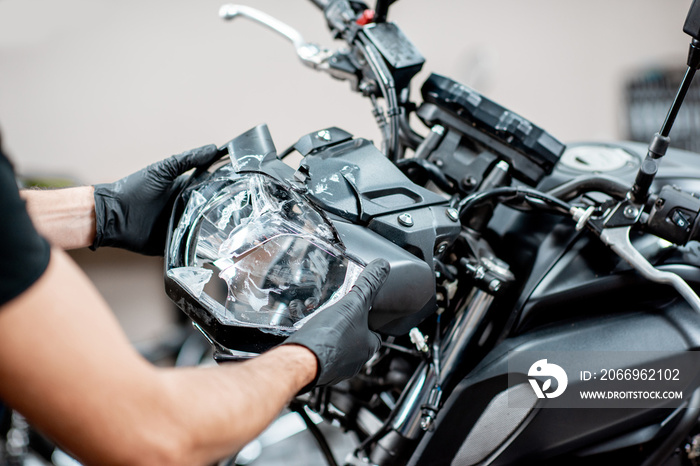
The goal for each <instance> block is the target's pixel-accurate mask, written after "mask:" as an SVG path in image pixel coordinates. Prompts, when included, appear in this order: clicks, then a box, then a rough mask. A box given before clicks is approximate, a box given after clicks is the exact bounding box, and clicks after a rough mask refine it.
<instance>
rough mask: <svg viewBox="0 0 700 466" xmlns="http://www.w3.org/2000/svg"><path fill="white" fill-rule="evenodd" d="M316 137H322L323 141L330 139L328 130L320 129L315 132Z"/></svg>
mask: <svg viewBox="0 0 700 466" xmlns="http://www.w3.org/2000/svg"><path fill="white" fill-rule="evenodd" d="M316 137H317V138H318V139H323V140H324V141H330V140H331V133H330V132H329V131H328V130H325V129H324V130H321V131H319V132H318V133H316Z"/></svg>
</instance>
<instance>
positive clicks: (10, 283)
mask: <svg viewBox="0 0 700 466" xmlns="http://www.w3.org/2000/svg"><path fill="white" fill-rule="evenodd" d="M50 252H51V249H50V247H49V243H48V242H47V241H46V240H45V239H44V238H42V237H41V236H39V233H37V231H36V230H35V229H34V225H32V222H31V220H30V218H29V214H27V209H26V207H25V205H24V201H23V200H22V199H21V198H20V197H19V190H18V189H17V181H16V180H15V173H14V170H13V169H12V165H11V164H10V162H9V160H7V157H5V156H4V155H3V154H2V152H1V151H0V306H2V305H3V304H5V303H7V302H8V301H10V300H11V299H13V298H15V297H17V296H19V295H20V294H22V292H24V291H25V290H26V289H27V288H29V287H30V286H31V285H32V284H33V283H34V282H35V281H36V280H37V279H38V278H39V277H40V276H41V275H42V274H43V273H44V271H45V270H46V267H47V265H48V263H49V256H50Z"/></svg>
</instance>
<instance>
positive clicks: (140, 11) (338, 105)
mask: <svg viewBox="0 0 700 466" xmlns="http://www.w3.org/2000/svg"><path fill="white" fill-rule="evenodd" d="M221 3H222V2H221V1H220V0H197V1H194V0H190V1H187V0H168V1H165V0H138V1H137V0H119V1H106V0H0V128H2V131H3V138H4V141H5V145H6V148H7V149H8V152H9V153H10V154H11V156H12V158H13V159H14V161H15V163H16V165H17V167H18V168H19V170H20V171H22V172H25V173H33V174H51V175H56V174H60V175H67V176H70V177H72V178H75V179H77V180H80V181H82V182H84V183H96V182H105V181H112V180H115V179H117V178H119V177H122V176H124V175H127V174H129V173H131V172H133V171H135V170H138V169H140V168H142V167H143V166H145V165H146V164H147V163H150V162H153V161H156V160H159V159H161V158H163V157H165V156H167V155H170V154H172V153H176V152H180V151H182V150H185V149H189V148H191V147H195V146H199V145H203V144H207V143H217V144H222V143H224V142H226V141H227V140H229V139H231V138H232V137H234V136H236V135H237V134H239V133H241V132H243V131H245V130H247V129H249V128H250V127H252V126H254V125H256V124H259V123H262V122H267V123H268V124H269V125H270V128H271V131H272V134H273V136H274V137H275V139H276V143H277V146H278V149H280V150H281V149H282V148H284V147H286V146H288V145H289V144H292V143H293V142H295V141H296V140H297V139H298V138H299V137H300V136H302V135H303V134H306V133H308V132H311V131H313V130H317V129H320V128H323V127H326V126H332V125H335V126H340V127H342V128H345V129H346V130H348V131H350V132H352V133H354V134H355V135H358V136H364V137H369V138H374V139H376V138H377V137H378V132H377V130H376V129H375V127H374V123H373V119H372V117H371V115H370V113H369V112H370V106H369V103H368V102H366V101H365V100H364V99H363V98H361V97H360V96H359V95H354V94H351V93H350V92H349V90H348V85H347V83H343V82H338V81H334V80H332V79H330V78H329V77H328V76H326V75H321V74H318V73H316V72H314V71H312V70H309V69H306V68H304V67H303V66H302V65H301V64H299V63H298V61H297V59H296V57H295V56H294V54H293V52H292V48H291V46H290V45H289V44H287V43H285V42H284V41H283V40H282V39H281V38H280V37H277V36H275V35H273V34H272V33H270V32H268V31H267V30H265V29H263V28H261V27H260V26H259V25H256V24H252V23H249V22H246V21H243V20H237V21H236V22H234V23H226V22H224V21H222V20H221V19H219V18H218V15H217V12H218V8H219V6H220V4H221ZM247 3H248V4H249V5H251V6H256V7H258V8H261V9H263V10H265V11H267V12H269V13H272V14H274V15H276V16H278V17H279V18H280V19H282V20H284V21H287V22H289V23H290V24H291V25H293V26H295V27H297V28H299V29H300V30H301V31H302V32H303V34H304V35H305V37H306V38H307V40H312V41H316V42H319V43H321V44H324V45H332V41H331V40H330V38H329V35H328V33H327V30H326V28H325V23H324V21H323V20H322V16H321V14H320V12H318V11H317V10H316V9H315V8H314V7H313V6H312V5H311V4H310V2H307V1H304V0H248V1H247ZM689 4H690V1H689V0H614V1H611V0H587V1H585V2H584V1H577V2H573V1H566V0H500V1H496V0H491V1H484V0H482V1H476V0H473V1H457V0H430V1H426V0H423V1H419V0H401V2H399V3H398V4H396V5H395V6H394V7H392V11H391V15H390V17H391V19H393V20H395V21H396V22H397V23H398V24H399V25H400V26H401V27H402V28H403V30H404V32H405V33H406V35H407V36H408V37H410V38H411V39H412V41H413V42H414V43H415V44H416V46H417V47H418V49H419V50H421V52H422V53H423V54H424V56H425V57H426V58H427V63H426V65H425V67H424V71H423V72H422V73H421V75H420V76H421V77H422V78H425V77H426V76H427V74H428V73H429V72H430V71H435V72H439V73H441V74H445V75H448V76H451V77H453V78H455V79H457V80H460V81H463V82H465V83H466V84H470V85H473V86H474V87H476V88H477V89H478V90H480V91H482V92H483V93H485V94H486V95H488V96H489V97H491V98H492V99H494V100H496V101H498V102H500V103H501V104H503V105H505V106H507V107H510V108H511V109H512V110H514V111H516V112H518V113H520V114H521V115H523V116H525V117H527V118H529V119H531V120H532V121H533V122H535V123H536V124H539V125H540V126H543V127H544V128H545V129H547V130H548V131H550V132H551V133H552V134H554V135H555V136H557V137H559V138H560V139H562V140H564V141H571V140H581V139H613V138H616V137H619V136H620V134H621V133H620V126H619V124H618V120H619V116H620V112H621V110H620V102H621V92H620V91H621V87H622V80H623V79H624V77H625V76H627V75H628V73H629V72H630V71H631V70H634V69H639V68H643V67H646V66H648V65H650V64H658V63H672V64H678V65H679V66H680V65H682V64H683V63H684V60H685V55H686V51H687V44H688V42H689V39H688V37H687V36H685V35H684V34H683V33H682V32H681V27H682V23H683V21H684V19H685V14H686V11H687V8H688V6H689ZM419 81H420V80H416V88H415V89H416V91H417V90H418V88H419ZM414 95H417V92H416V93H415V94H414ZM660 123H661V122H659V124H660ZM86 254H87V255H86ZM90 254H91V253H80V254H77V255H76V258H77V259H78V260H79V262H81V264H82V265H83V267H84V268H85V269H86V270H87V271H88V273H89V274H90V275H91V277H92V278H93V279H94V280H95V281H96V282H97V284H98V287H100V289H101V290H102V291H103V293H104V294H106V295H107V298H108V301H109V302H110V304H111V305H112V307H113V308H114V309H115V310H116V311H117V314H118V315H121V316H131V317H128V318H126V319H127V326H130V327H131V329H132V333H131V334H132V335H135V336H134V338H135V339H147V338H149V337H152V336H154V335H157V333H158V327H157V325H156V326H155V327H153V326H151V327H148V329H147V330H145V329H146V327H145V326H144V325H142V324H141V323H139V322H138V320H139V318H140V317H139V316H140V315H150V316H152V315H154V314H153V310H154V308H156V309H161V310H162V309H166V308H168V307H169V304H168V302H167V299H166V298H165V296H164V293H163V292H162V285H160V283H162V281H161V279H160V276H159V274H160V273H162V272H161V271H162V269H161V268H160V266H159V264H158V263H157V262H153V261H149V260H141V259H137V258H134V257H133V255H129V253H121V252H115V251H106V252H100V251H98V252H97V253H96V254H95V255H94V256H91V255H90ZM139 267H140V268H139ZM139 277H144V279H143V280H142V279H141V278H139ZM154 277H155V278H154ZM141 312H142V313H141ZM162 314H163V312H162V311H161V312H160V314H159V315H162Z"/></svg>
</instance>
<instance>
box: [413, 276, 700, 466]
mask: <svg viewBox="0 0 700 466" xmlns="http://www.w3.org/2000/svg"><path fill="white" fill-rule="evenodd" d="M625 291H626V290H624V289H621V290H619V292H620V293H625ZM599 305H600V306H602V307H607V308H608V309H609V311H610V313H614V312H615V311H616V310H617V309H615V308H613V307H612V306H606V304H605V303H600V304H599ZM638 306H639V307H638V308H637V310H638V311H641V310H642V309H643V308H644V306H643V305H638ZM633 310H634V309H633ZM698 328H700V316H699V315H698V314H697V313H696V312H694V311H693V310H692V309H690V307H689V306H687V305H686V304H685V303H682V302H678V303H677V304H676V305H675V306H671V307H669V308H667V309H664V310H661V309H659V310H657V311H656V312H655V313H647V314H645V313H643V312H630V313H628V314H625V315H622V316H614V317H611V316H605V317H600V318H593V319H586V320H585V321H576V322H567V323H564V324H561V325H557V326H550V327H549V328H547V329H543V330H540V331H537V332H531V333H529V334H525V335H521V336H519V337H516V338H509V339H506V340H505V341H504V342H503V343H501V344H500V345H498V346H497V347H495V348H494V349H493V350H492V351H491V353H490V354H489V355H488V356H487V357H486V358H485V359H484V360H483V361H482V362H481V363H480V364H479V365H478V367H476V368H475V369H474V370H473V371H472V372H471V373H470V374H469V376H467V377H466V378H464V379H463V380H462V381H461V382H460V384H459V385H458V386H457V387H456V389H455V390H454V391H453V392H452V394H451V395H450V396H449V398H448V399H447V400H446V401H445V404H444V406H443V407H442V409H441V410H440V413H439V414H438V417H437V420H436V423H435V427H434V429H432V430H431V431H430V432H428V433H427V434H426V435H425V436H424V437H423V439H422V441H421V442H420V444H419V446H418V448H417V449H416V451H415V453H414V455H413V457H412V458H411V460H410V461H409V462H408V464H409V465H411V466H417V465H421V464H431V465H435V466H448V465H452V464H455V463H453V461H454V458H455V455H457V452H458V451H459V449H460V447H461V446H462V444H463V443H464V442H465V439H466V438H467V435H468V434H470V431H472V430H473V429H474V428H475V427H476V422H477V421H478V419H479V418H480V416H481V415H482V413H483V412H484V411H485V410H486V409H487V407H488V405H489V403H490V402H491V401H492V400H493V399H494V398H495V397H496V396H498V395H499V394H500V393H501V392H503V391H504V390H506V389H507V388H508V385H509V382H508V379H509V371H508V369H509V368H508V356H509V354H510V352H511V351H519V350H526V351H544V352H552V353H556V352H562V353H565V352H567V351H578V352H590V356H589V357H588V364H589V365H590V367H614V365H613V364H608V365H606V364H607V363H608V361H606V360H605V358H604V357H602V356H601V355H605V354H606V353H605V352H606V351H609V352H611V354H612V353H614V352H615V351H630V352H631V353H630V354H638V355H639V356H638V358H639V365H640V366H645V365H649V364H646V362H647V361H646V360H645V359H644V358H645V357H648V356H645V355H648V354H649V353H648V352H650V351H664V352H675V353H677V354H678V355H682V354H684V353H685V352H687V351H689V350H695V349H697V348H698V345H700V333H698V330H697V329H698ZM635 352H638V353H635ZM575 383H576V381H573V380H570V386H571V388H570V389H576V388H575V387H576V385H575ZM663 404H664V402H663V401H662V402H660V403H659V407H657V408H621V409H612V408H597V409H594V408H588V409H580V408H568V409H566V408H560V409H540V408H539V405H536V406H535V408H534V410H533V411H532V413H531V415H530V416H528V417H527V418H526V419H525V420H524V421H523V422H522V424H521V425H519V426H518V428H517V430H515V431H514V432H513V433H512V434H510V435H508V438H507V439H506V440H505V441H504V442H503V443H502V444H501V445H502V446H501V448H497V449H495V450H494V452H493V454H494V456H496V458H495V459H493V461H491V462H489V463H488V464H494V465H520V464H568V461H567V458H562V459H561V461H558V462H553V463H545V460H548V459H551V458H552V457H555V456H557V455H564V454H567V453H569V454H575V452H577V451H580V449H582V448H584V447H588V448H590V447H593V446H595V445H598V444H603V443H605V442H608V441H610V440H611V439H614V438H616V437H618V436H621V435H624V434H627V433H629V432H633V431H635V430H636V429H641V428H643V427H646V426H650V425H654V424H658V423H660V422H662V421H663V420H664V419H666V418H667V417H668V416H669V415H670V414H671V413H672V411H673V409H672V408H670V407H668V408H667V407H665V406H662V405H663ZM502 415H503V416H509V415H510V413H509V412H507V410H504V411H503V412H502ZM573 418H575V419H576V421H575V422H572V419H573ZM475 433H477V432H475ZM481 435H482V436H487V435H488V432H487V431H484V432H482V433H481ZM479 464H483V463H479ZM630 464H631V463H630Z"/></svg>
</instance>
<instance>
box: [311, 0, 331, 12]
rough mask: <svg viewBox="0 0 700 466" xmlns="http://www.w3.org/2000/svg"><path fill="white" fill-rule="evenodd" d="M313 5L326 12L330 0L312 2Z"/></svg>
mask: <svg viewBox="0 0 700 466" xmlns="http://www.w3.org/2000/svg"><path fill="white" fill-rule="evenodd" d="M311 3H313V4H314V5H316V6H317V7H318V8H319V9H321V10H324V9H325V8H326V7H327V6H328V0H311Z"/></svg>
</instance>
